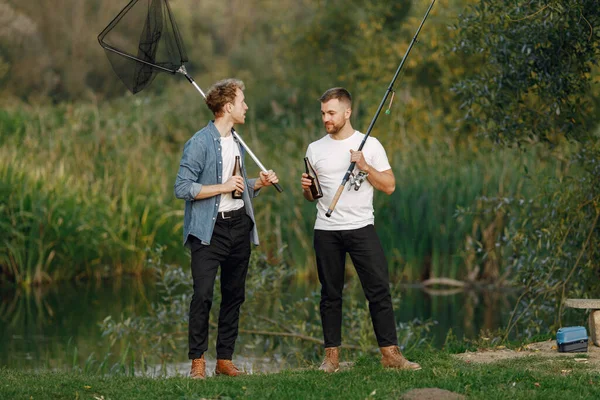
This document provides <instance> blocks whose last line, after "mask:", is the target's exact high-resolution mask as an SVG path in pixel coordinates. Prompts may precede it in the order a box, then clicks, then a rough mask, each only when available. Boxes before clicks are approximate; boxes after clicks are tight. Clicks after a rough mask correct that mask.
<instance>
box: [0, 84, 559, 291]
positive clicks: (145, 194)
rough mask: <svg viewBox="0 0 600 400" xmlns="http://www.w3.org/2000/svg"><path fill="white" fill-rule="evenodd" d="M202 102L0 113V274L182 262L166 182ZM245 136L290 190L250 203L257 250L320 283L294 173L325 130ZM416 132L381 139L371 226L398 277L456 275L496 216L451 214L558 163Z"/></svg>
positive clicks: (258, 131)
mask: <svg viewBox="0 0 600 400" xmlns="http://www.w3.org/2000/svg"><path fill="white" fill-rule="evenodd" d="M196 97H197V96H195V97H191V95H187V96H170V97H169V102H167V101H165V97H164V96H163V97H152V96H146V97H143V96H136V97H131V96H129V97H125V98H122V99H118V100H115V101H112V102H109V103H104V104H101V105H98V104H94V103H86V104H78V105H72V104H59V105H56V106H52V107H51V106H47V107H31V106H25V105H18V106H15V108H14V109H12V110H2V111H0V127H1V128H2V139H1V142H0V143H1V147H0V191H1V195H2V199H3V200H2V204H1V206H0V227H1V228H2V232H3V235H2V238H1V242H0V274H1V275H2V277H3V279H2V280H3V281H6V280H10V281H14V282H19V283H23V284H30V283H40V282H45V281H53V280H59V279H69V278H73V277H90V276H97V277H100V276H107V275H108V276H110V275H115V274H122V273H128V274H141V273H143V272H144V268H145V258H146V257H147V250H148V249H149V248H150V249H151V248H155V247H156V246H164V247H165V251H164V259H165V260H166V261H167V262H176V263H180V264H187V262H188V261H187V252H186V251H185V250H184V249H183V247H182V243H181V228H182V215H183V211H182V210H183V202H182V201H180V200H177V199H175V198H174V195H173V183H174V180H175V177H176V173H177V169H178V163H179V159H180V156H181V151H182V148H183V144H184V143H185V141H186V140H187V139H188V138H189V137H191V135H193V133H194V132H195V131H196V130H198V129H199V128H201V127H202V126H204V124H205V123H206V121H207V120H208V119H209V117H210V116H209V114H208V112H207V110H205V108H204V107H203V106H201V104H199V103H200V101H199V100H197V99H196ZM423 129H427V128H423ZM380 131H382V132H385V130H384V129H380ZM239 132H240V134H241V135H242V137H243V138H244V140H245V141H246V142H247V143H248V145H249V146H250V147H251V148H252V150H253V151H254V153H256V154H257V155H258V156H259V157H260V158H261V160H262V162H263V164H265V166H266V167H267V168H271V169H274V170H275V171H276V172H277V173H278V175H279V178H280V182H281V185H282V186H283V188H284V192H283V193H281V194H278V193H276V191H275V190H274V189H272V188H268V189H266V190H264V191H263V193H261V194H260V196H259V197H257V198H256V199H255V202H254V206H255V210H256V215H257V224H258V229H259V233H260V236H261V246H260V247H259V249H258V251H260V252H261V253H264V254H265V255H266V257H268V258H269V259H274V260H283V261H286V262H288V263H290V264H291V265H293V267H294V268H295V269H296V272H297V274H298V276H299V277H309V278H312V279H314V278H316V270H315V266H314V255H313V250H312V228H313V224H314V219H315V212H316V211H315V207H314V204H311V203H309V202H306V201H305V200H304V199H303V197H302V193H301V188H300V184H299V178H300V174H301V173H302V170H303V164H302V157H303V156H304V152H305V150H306V147H307V146H308V144H309V143H310V142H311V141H313V140H316V139H318V138H319V137H321V136H322V134H323V133H322V129H321V124H320V121H319V120H318V115H316V119H314V118H313V119H304V120H301V119H300V118H299V117H298V116H294V114H293V113H291V112H290V113H289V116H288V115H287V114H285V115H284V116H283V117H281V118H279V119H278V120H276V121H268V122H265V120H261V119H260V118H257V117H256V116H255V115H252V114H250V118H249V122H248V124H247V125H244V126H240V127H239ZM374 136H376V137H377V133H374ZM414 137H415V139H411V140H409V139H408V138H407V135H403V136H400V137H399V138H397V137H393V136H392V135H387V136H386V137H382V138H380V139H381V140H382V142H383V143H384V145H385V146H386V148H387V149H388V155H389V157H390V160H391V162H392V164H393V167H394V172H395V175H396V180H397V188H396V191H395V193H394V194H393V195H392V196H391V197H388V196H385V195H383V194H377V195H376V198H375V210H376V227H377V229H378V231H379V233H380V236H381V239H382V242H383V244H384V248H385V250H386V253H387V255H388V258H389V261H390V264H391V265H392V267H393V270H394V271H395V273H397V274H401V276H402V277H403V278H404V279H406V280H410V281H415V280H419V279H420V278H421V277H422V276H436V277H440V276H446V277H454V278H461V279H462V278H464V277H465V276H467V275H469V274H471V273H472V272H473V271H474V270H475V269H476V268H478V266H479V264H480V263H481V262H482V260H480V259H478V258H477V255H476V254H474V252H475V247H474V244H477V243H481V242H482V232H484V231H485V232H489V231H490V229H488V230H487V231H486V229H487V228H489V227H490V225H491V224H492V222H493V217H489V218H482V217H477V216H475V215H471V214H468V213H467V214H462V215H457V209H459V208H468V207H472V208H478V207H480V204H479V203H478V198H479V197H481V196H489V197H496V196H506V197H513V196H518V195H519V194H520V193H521V192H523V191H526V190H527V185H526V180H527V179H528V178H527V177H526V174H525V173H524V166H526V165H529V170H530V175H535V174H538V173H539V174H546V175H548V174H552V173H554V172H552V168H556V166H555V165H554V164H552V163H550V162H538V161H539V160H540V159H541V157H542V154H538V153H537V152H535V151H533V152H531V151H530V152H528V153H520V152H519V151H517V150H498V149H493V148H477V147H476V142H475V141H474V140H473V141H465V142H464V143H463V144H460V145H453V144H448V141H447V140H446V139H444V138H442V137H439V138H438V137H437V136H435V135H434V136H433V137H431V135H430V137H428V140H427V141H425V140H423V139H420V138H423V137H426V135H425V134H423V135H415V136H414ZM247 162H248V169H249V175H250V176H256V175H258V168H257V167H256V166H255V165H254V163H253V162H252V160H251V159H250V158H249V157H248V158H247ZM340 180H341V177H340ZM500 228H501V227H500V226H498V227H496V228H495V229H497V232H493V234H494V235H496V236H497V235H499V233H500V232H501V229H500ZM488 236H489V235H488ZM492 236H493V235H492ZM490 240H491V239H489V240H488V242H489V241H490ZM6 277H8V279H6Z"/></svg>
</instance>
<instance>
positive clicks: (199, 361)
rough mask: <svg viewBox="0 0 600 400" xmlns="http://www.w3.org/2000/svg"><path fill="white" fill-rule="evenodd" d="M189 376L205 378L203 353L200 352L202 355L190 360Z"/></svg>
mask: <svg viewBox="0 0 600 400" xmlns="http://www.w3.org/2000/svg"><path fill="white" fill-rule="evenodd" d="M190 377H191V378H192V379H206V361H204V354H202V357H200V358H195V359H193V360H192V369H191V370H190Z"/></svg>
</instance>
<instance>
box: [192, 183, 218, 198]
mask: <svg viewBox="0 0 600 400" xmlns="http://www.w3.org/2000/svg"><path fill="white" fill-rule="evenodd" d="M223 193H225V190H224V185H222V184H218V185H202V188H201V189H200V191H199V192H198V194H197V195H196V197H194V200H201V199H208V198H209V197H213V196H216V195H219V194H223Z"/></svg>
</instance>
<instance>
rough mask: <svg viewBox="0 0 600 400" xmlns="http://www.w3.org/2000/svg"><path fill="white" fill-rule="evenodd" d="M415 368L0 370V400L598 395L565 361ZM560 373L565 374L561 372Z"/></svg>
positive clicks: (425, 356) (579, 369) (362, 364)
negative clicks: (206, 374)
mask: <svg viewBox="0 0 600 400" xmlns="http://www.w3.org/2000/svg"><path fill="white" fill-rule="evenodd" d="M410 356H411V358H413V359H418V360H419V362H421V364H422V366H423V369H422V370H421V371H416V372H405V371H401V372H398V371H389V370H384V369H382V368H381V367H380V366H379V365H378V362H377V359H376V358H375V357H373V358H363V359H360V360H359V361H358V362H357V363H356V365H355V366H354V367H353V368H350V369H348V370H344V371H341V372H338V373H336V374H334V375H324V374H323V373H321V372H319V371H317V370H315V369H314V367H312V368H310V369H307V370H295V371H284V372H281V373H276V374H270V375H251V376H247V377H242V378H235V379H233V378H226V377H213V378H209V379H207V380H206V381H192V380H190V379H188V378H185V377H176V378H168V379H154V378H144V377H126V376H100V375H88V374H82V373H77V372H49V371H42V372H35V373H32V372H21V371H14V370H8V369H0V398H7V399H8V398H15V399H16V398H27V399H29V398H33V399H41V398H44V399H45V398H52V399H74V398H75V399H105V400H108V399H144V400H147V399H230V398H231V399H336V398H337V399H339V398H344V399H348V400H349V399H397V398H400V396H402V394H403V393H406V392H407V391H409V390H411V389H415V388H441V389H445V390H449V391H452V392H456V393H460V394H463V395H466V396H467V397H468V398H475V399H506V398H511V399H547V398H569V399H590V398H598V397H599V396H600V380H599V379H598V374H597V372H596V371H593V370H591V369H590V367H589V366H587V365H585V364H581V363H578V362H576V361H574V360H573V359H572V358H571V359H561V360H558V359H557V360H553V361H552V362H546V363H543V362H542V361H541V360H540V359H537V358H526V359H520V360H510V361H504V362H499V363H494V364H483V365H476V364H473V363H465V362H463V361H459V360H456V359H454V358H453V357H452V356H451V355H450V354H448V353H445V352H423V353H418V354H417V353H415V354H410ZM565 371H568V372H565Z"/></svg>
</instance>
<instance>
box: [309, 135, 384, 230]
mask: <svg viewBox="0 0 600 400" xmlns="http://www.w3.org/2000/svg"><path fill="white" fill-rule="evenodd" d="M364 137H365V135H364V134H363V133H360V132H358V131H355V132H354V134H353V135H352V136H350V137H349V138H347V139H344V140H334V139H332V138H331V136H330V135H326V136H324V137H322V138H321V139H319V140H317V141H316V142H312V143H311V144H310V145H309V146H308V149H307V150H306V157H308V159H309V161H310V163H311V164H312V166H313V168H314V169H315V171H316V173H317V177H318V178H319V183H320V184H321V188H322V189H323V197H321V198H320V199H318V200H317V220H316V222H315V229H322V230H326V231H338V230H350V229H358V228H363V227H365V226H367V225H370V224H373V223H374V222H375V215H374V211H373V186H372V185H371V183H370V182H369V181H368V179H365V180H364V181H363V183H362V185H361V187H360V189H359V190H354V187H352V188H351V189H350V190H348V187H350V181H348V182H347V183H346V187H345V188H344V192H343V193H342V195H341V196H340V199H339V201H338V203H337V205H336V207H335V209H334V211H333V213H332V214H331V217H329V218H327V217H326V216H325V213H326V212H327V209H328V208H329V206H330V205H331V200H332V199H333V196H334V195H335V193H336V192H337V190H338V188H339V187H340V184H341V183H342V179H343V178H344V175H345V174H346V171H348V167H349V166H350V149H352V150H355V151H356V150H358V147H359V146H360V143H361V142H362V140H363V138H364ZM362 152H363V155H364V157H365V160H366V161H367V164H369V165H370V166H371V167H373V168H375V169H376V170H377V171H387V170H389V169H391V168H392V167H391V166H390V163H389V161H388V158H387V154H386V153H385V149H384V148H383V146H382V145H381V143H380V142H379V140H377V139H375V138H374V137H371V136H369V138H368V139H367V142H366V143H365V145H364V147H363V149H362ZM357 173H358V168H356V167H355V168H354V174H355V175H356V174H357Z"/></svg>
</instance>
